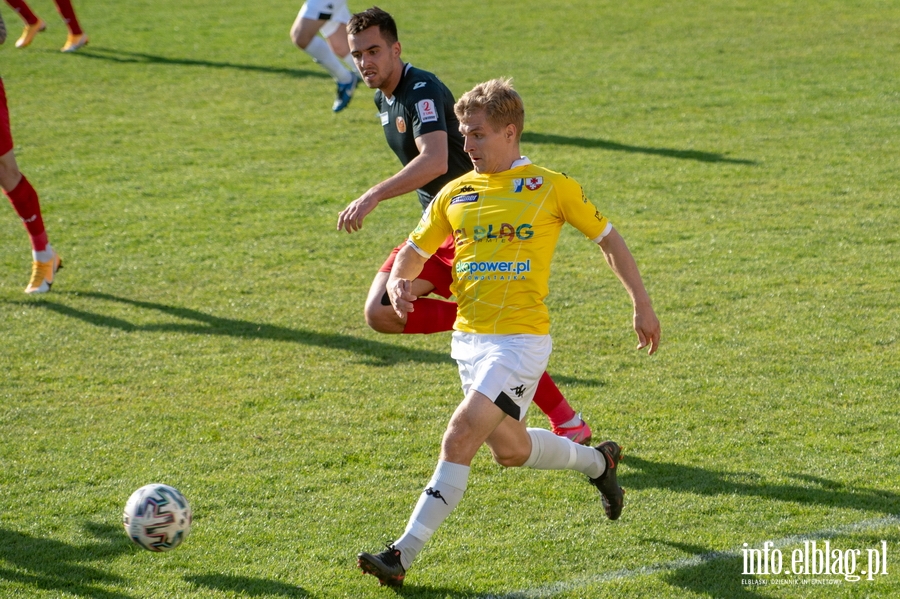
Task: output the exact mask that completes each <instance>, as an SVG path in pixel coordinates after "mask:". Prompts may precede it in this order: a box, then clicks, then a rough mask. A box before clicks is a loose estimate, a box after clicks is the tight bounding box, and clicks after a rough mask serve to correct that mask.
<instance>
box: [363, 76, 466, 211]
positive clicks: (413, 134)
mask: <svg viewBox="0 0 900 599" xmlns="http://www.w3.org/2000/svg"><path fill="white" fill-rule="evenodd" d="M453 103H454V100H453V94H452V93H451V92H450V90H449V89H448V88H447V86H446V85H444V84H443V83H442V82H441V80H440V79H438V78H437V77H436V76H434V75H433V74H431V73H429V72H427V71H423V70H421V69H417V68H415V67H413V66H412V65H410V64H406V65H404V68H403V75H401V77H400V82H399V83H398V84H397V87H396V89H394V94H393V96H392V97H391V99H390V100H388V99H387V98H385V97H384V94H383V93H382V92H381V90H377V91H376V92H375V105H376V106H377V107H378V114H379V116H380V117H381V125H382V126H383V127H384V136H385V138H387V143H388V145H389V146H390V147H391V149H392V150H393V151H394V154H396V155H397V158H399V159H400V162H401V163H402V164H403V166H406V165H407V164H409V162H410V161H411V160H412V159H413V158H415V157H416V156H418V155H419V148H417V147H416V138H417V137H419V136H420V135H424V134H426V133H431V132H433V131H446V132H447V143H448V145H449V147H448V153H447V162H448V165H447V167H448V168H447V172H446V173H444V174H443V175H441V176H440V177H438V178H437V179H434V180H433V181H431V182H430V183H428V184H427V185H424V186H422V187H421V188H420V189H417V190H416V192H417V193H418V194H419V202H421V203H422V209H423V210H424V209H425V208H426V207H427V206H428V204H430V203H431V200H432V199H433V198H434V196H435V195H436V194H437V192H438V191H440V190H441V188H442V187H443V186H444V184H446V183H447V182H449V181H452V180H453V179H456V178H457V177H460V176H462V175H464V174H466V173H468V172H469V171H471V170H472V161H471V160H469V157H468V155H467V154H466V153H465V152H464V151H463V138H462V135H461V134H460V132H459V121H458V120H457V118H456V115H455V114H454V113H453Z"/></svg>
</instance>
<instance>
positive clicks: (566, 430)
mask: <svg viewBox="0 0 900 599" xmlns="http://www.w3.org/2000/svg"><path fill="white" fill-rule="evenodd" d="M347 32H348V36H349V39H348V41H349V45H350V53H351V55H352V56H353V60H354V62H355V63H356V67H357V69H358V70H359V72H360V74H361V75H362V78H363V82H364V83H365V84H366V86H367V87H369V88H370V89H375V90H376V92H375V105H376V106H377V107H378V113H379V117H380V120H381V125H382V127H383V129H384V135H385V138H386V139H387V142H388V145H389V146H390V147H391V149H392V150H393V151H394V153H395V154H396V155H397V158H399V159H400V162H401V164H403V168H401V169H400V171H398V172H397V173H396V174H394V175H393V176H392V177H389V178H388V179H385V180H384V181H382V182H380V183H378V184H376V185H374V186H373V187H371V188H370V189H368V190H367V191H366V192H365V193H364V194H363V195H361V196H360V197H359V198H357V199H355V200H354V201H353V202H351V203H350V204H349V205H348V206H347V207H346V208H345V209H344V210H343V211H342V212H341V213H340V215H339V216H338V223H337V228H338V230H342V229H343V230H346V231H347V232H348V233H352V232H354V231H358V230H359V229H360V228H362V225H363V219H364V218H365V217H366V216H367V215H368V214H369V213H370V212H372V211H373V210H374V209H375V207H376V206H377V205H378V203H379V202H381V201H383V200H387V199H390V198H394V197H397V196H400V195H403V194H405V193H409V192H412V191H415V192H416V193H417V194H418V196H419V201H420V202H421V204H422V208H423V210H424V209H425V208H427V206H428V205H429V204H430V203H431V200H432V198H433V197H434V195H435V194H437V192H438V191H439V190H440V189H441V188H442V187H443V186H444V184H445V183H447V182H449V181H452V180H453V179H456V178H458V177H460V176H462V175H464V174H466V173H468V172H469V171H471V170H472V162H471V161H470V160H469V157H468V156H467V155H466V153H465V152H464V151H463V140H462V135H461V134H460V132H459V121H458V119H457V117H456V115H455V114H454V112H453V104H454V98H453V94H452V92H451V91H450V90H449V89H448V88H447V86H446V85H444V84H443V83H442V82H441V81H440V79H438V78H437V77H436V76H435V75H433V74H432V73H429V72H427V71H423V70H421V69H417V68H415V67H413V66H411V65H410V64H408V63H404V62H403V60H402V58H401V56H400V54H401V48H400V42H399V41H398V38H397V25H396V23H395V22H394V19H393V17H391V15H390V14H388V13H386V12H385V11H383V10H381V9H379V8H374V7H373V8H370V9H368V10H366V11H363V12H361V13H357V14H355V15H353V16H352V17H351V18H350V21H349V23H348V24H347ZM404 244H405V242H404ZM401 245H403V244H401ZM399 248H400V246H398V247H397V248H395V249H394V251H393V252H392V253H391V255H390V256H389V257H388V259H387V261H386V262H385V263H384V265H383V266H382V267H381V269H380V271H379V272H378V273H377V274H376V275H375V279H374V280H373V281H372V285H371V287H370V288H369V295H368V298H367V299H366V307H365V315H366V322H367V323H368V324H369V326H371V327H372V328H373V329H374V330H376V331H378V332H381V333H395V334H396V333H405V334H414V333H437V332H442V331H449V330H451V329H452V328H453V322H454V321H455V320H456V303H455V302H449V301H444V300H441V299H437V298H427V297H424V296H426V295H429V294H431V293H433V294H435V295H438V296H441V297H443V298H450V297H451V296H452V292H451V291H450V284H451V283H452V282H453V273H452V264H453V256H454V252H455V246H454V243H453V239H452V237H450V238H448V239H447V241H446V242H445V243H444V244H443V245H442V246H441V248H440V249H439V250H438V251H437V252H436V253H435V254H434V256H433V257H432V258H431V259H430V260H429V261H428V263H427V264H426V265H425V268H424V269H423V271H422V273H421V274H420V275H419V278H417V279H416V280H415V281H414V282H413V287H412V292H413V293H415V294H416V296H418V297H419V300H418V301H416V307H415V310H414V311H412V312H409V313H408V314H407V315H406V317H405V318H402V319H401V318H400V317H399V316H398V315H397V314H396V313H395V312H394V310H393V308H392V307H391V304H390V300H388V299H387V294H386V285H387V280H388V276H389V275H390V271H391V267H392V266H393V263H394V256H395V255H396V253H397V251H399ZM534 402H535V404H537V406H538V407H539V408H540V409H541V410H542V411H543V412H544V413H545V414H547V417H548V418H549V419H550V423H551V425H552V426H553V432H554V433H556V434H557V435H560V436H565V437H567V438H569V439H571V440H573V441H575V442H576V443H585V444H586V443H589V442H590V438H591V429H590V427H589V426H588V425H587V423H585V422H584V420H582V419H581V416H580V415H579V414H577V413H576V412H575V410H574V409H572V406H571V405H569V403H568V402H567V401H566V399H565V397H563V395H562V393H561V392H560V391H559V389H558V388H557V386H556V384H555V383H554V382H553V379H551V378H550V376H549V375H548V374H547V373H544V375H543V377H542V378H541V381H540V383H539V386H538V390H537V393H536V395H535V399H534Z"/></svg>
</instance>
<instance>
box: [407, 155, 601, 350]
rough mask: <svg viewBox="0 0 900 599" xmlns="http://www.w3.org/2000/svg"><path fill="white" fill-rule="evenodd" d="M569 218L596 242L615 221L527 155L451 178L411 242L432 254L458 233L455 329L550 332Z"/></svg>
mask: <svg viewBox="0 0 900 599" xmlns="http://www.w3.org/2000/svg"><path fill="white" fill-rule="evenodd" d="M566 222H568V223H570V224H572V225H573V226H574V227H575V228H576V229H578V230H579V231H581V232H582V233H583V234H584V235H585V236H586V237H587V238H588V239H592V240H595V241H597V242H599V241H600V239H601V238H602V237H603V236H604V235H605V234H606V233H608V232H609V230H610V229H611V225H610V224H609V222H608V221H607V219H606V217H604V216H603V215H602V214H600V211H599V210H597V208H595V207H594V205H593V204H592V203H591V202H590V201H589V200H588V198H587V196H585V195H584V191H583V190H582V189H581V185H579V184H578V183H577V182H576V181H574V180H573V179H570V178H569V177H567V176H566V175H564V174H561V173H556V172H554V171H551V170H548V169H545V168H541V167H538V166H535V165H533V164H532V163H531V161H529V160H528V159H527V158H522V159H519V160H517V161H516V162H515V163H513V165H512V168H511V169H510V170H507V171H503V172H501V173H491V174H478V173H476V172H474V171H473V172H471V173H468V174H466V175H463V176H462V177H459V178H458V179H455V180H453V181H451V182H450V183H448V184H447V185H446V186H444V188H443V189H441V191H440V192H439V193H438V195H437V196H436V197H435V199H434V201H433V202H432V203H431V204H430V205H429V207H428V208H427V209H426V211H425V213H424V214H423V215H422V220H421V221H419V224H418V226H417V227H416V229H415V230H414V231H413V232H412V233H411V234H410V236H409V241H408V243H409V244H410V245H412V246H413V248H415V249H416V250H417V251H418V252H419V253H420V254H421V255H423V256H430V255H431V254H433V253H434V252H435V251H437V249H438V247H439V246H440V245H441V243H442V242H443V241H444V240H445V239H446V238H447V236H448V235H453V237H454V238H455V240H456V256H455V258H454V260H453V285H452V286H451V289H452V290H453V293H454V294H455V295H456V301H457V303H458V306H459V307H458V309H457V313H456V323H455V324H454V326H453V328H454V329H455V330H457V331H464V332H468V333H483V334H497V335H507V334H520V333H525V334H532V335H546V334H548V333H549V332H550V317H549V314H548V311H547V306H546V305H545V304H544V298H546V297H547V294H548V293H549V279H550V262H551V260H552V259H553V252H554V250H555V249H556V242H557V240H558V239H559V232H560V230H561V229H562V226H563V223H566Z"/></svg>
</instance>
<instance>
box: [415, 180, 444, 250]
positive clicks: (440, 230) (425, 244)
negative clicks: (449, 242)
mask: <svg viewBox="0 0 900 599" xmlns="http://www.w3.org/2000/svg"><path fill="white" fill-rule="evenodd" d="M446 208H447V196H446V195H445V194H444V193H443V191H441V193H440V194H438V196H437V197H436V198H434V200H432V202H431V203H430V204H429V205H428V208H426V209H425V212H424V213H423V214H422V218H421V219H420V220H419V224H418V225H417V226H416V228H415V229H413V232H412V233H410V234H409V241H410V242H411V243H412V245H413V247H414V248H416V250H417V251H418V252H419V253H420V254H422V255H423V256H425V255H427V256H431V255H432V254H434V253H435V252H436V251H437V249H438V248H439V247H441V244H442V243H444V240H445V239H447V236H448V235H450V234H451V233H452V232H453V227H451V226H450V221H449V220H448V219H447V210H446Z"/></svg>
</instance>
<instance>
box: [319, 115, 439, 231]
mask: <svg viewBox="0 0 900 599" xmlns="http://www.w3.org/2000/svg"><path fill="white" fill-rule="evenodd" d="M416 147H418V149H419V155H418V156H416V157H415V158H413V159H412V160H410V161H409V163H407V165H406V166H404V167H403V168H402V169H400V171H398V172H397V173H396V174H395V175H393V176H392V177H389V178H388V179H385V180H384V181H382V182H381V183H377V184H375V185H373V186H372V187H370V188H369V189H368V191H366V193H364V194H362V195H361V196H359V197H358V198H356V199H355V200H353V201H352V202H350V204H349V205H348V206H347V207H346V208H344V209H343V210H342V211H341V213H340V214H339V215H338V223H337V230H338V231H340V230H341V229H345V230H346V231H347V232H348V233H352V232H354V231H359V230H360V229H361V228H362V224H363V219H364V218H365V217H366V216H367V215H368V214H369V213H370V212H372V211H373V210H375V207H376V206H378V203H379V202H382V201H384V200H389V199H391V198H395V197H397V196H401V195H403V194H405V193H409V192H411V191H415V190H417V189H419V188H420V187H424V186H425V185H428V184H429V183H431V182H432V181H434V180H435V179H437V178H438V177H440V176H441V175H443V174H444V173H446V172H447V168H448V166H447V159H448V158H447V152H448V150H447V132H446V131H432V132H431V133H426V134H425V135H422V136H419V137H417V138H416Z"/></svg>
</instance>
